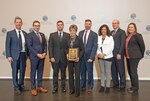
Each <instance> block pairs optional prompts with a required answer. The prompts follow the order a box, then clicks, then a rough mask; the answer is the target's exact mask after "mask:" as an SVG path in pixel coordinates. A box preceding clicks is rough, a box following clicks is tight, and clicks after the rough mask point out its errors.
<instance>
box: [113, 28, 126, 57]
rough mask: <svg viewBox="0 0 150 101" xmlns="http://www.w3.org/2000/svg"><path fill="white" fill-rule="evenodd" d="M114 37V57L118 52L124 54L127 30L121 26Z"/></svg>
mask: <svg viewBox="0 0 150 101" xmlns="http://www.w3.org/2000/svg"><path fill="white" fill-rule="evenodd" d="M113 38H114V50H113V55H114V57H116V56H117V54H124V52H125V42H126V34H125V31H124V30H122V29H120V28H119V29H118V30H117V32H116V34H115V35H114V36H113Z"/></svg>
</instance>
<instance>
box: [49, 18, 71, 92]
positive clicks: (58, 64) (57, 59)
mask: <svg viewBox="0 0 150 101" xmlns="http://www.w3.org/2000/svg"><path fill="white" fill-rule="evenodd" d="M63 28H64V23H63V21H58V22H57V30H58V31H57V32H54V33H51V34H50V37H49V41H48V46H49V47H48V50H49V59H50V62H51V64H52V68H53V91H52V93H53V94H54V93H56V92H57V91H58V74H59V69H60V70H61V88H62V92H66V85H65V82H66V67H67V57H66V54H65V49H66V45H67V43H66V42H67V40H68V39H69V34H68V33H66V32H64V31H63Z"/></svg>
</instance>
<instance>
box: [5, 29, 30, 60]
mask: <svg viewBox="0 0 150 101" xmlns="http://www.w3.org/2000/svg"><path fill="white" fill-rule="evenodd" d="M22 32H23V34H24V37H25V51H26V53H28V49H27V44H26V42H27V40H26V37H27V33H26V32H25V31H23V30H22ZM19 54H20V49H19V38H18V36H17V32H16V30H15V29H14V30H11V31H9V32H7V36H6V58H8V57H12V58H13V59H16V60H18V58H19Z"/></svg>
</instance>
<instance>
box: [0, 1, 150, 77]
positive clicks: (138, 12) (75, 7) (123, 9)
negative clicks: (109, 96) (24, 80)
mask: <svg viewBox="0 0 150 101" xmlns="http://www.w3.org/2000/svg"><path fill="white" fill-rule="evenodd" d="M149 4H150V1H149V0H1V3H0V13H1V15H0V43H1V45H0V78H10V77H11V67H10V64H9V63H8V62H7V60H6V59H5V56H3V52H4V50H5V38H6V32H5V29H6V30H7V31H9V30H11V29H13V28H14V26H13V21H14V18H15V16H20V17H21V18H22V19H23V23H24V25H23V27H22V28H23V29H24V30H25V31H27V32H29V29H30V28H31V27H32V22H33V21H34V20H39V21H41V23H42V24H41V32H44V33H45V35H46V36H47V38H48V37H49V33H51V32H53V31H56V22H57V20H63V21H64V22H65V29H64V30H65V31H67V32H68V27H69V26H70V24H73V23H74V24H77V25H78V27H79V30H82V29H83V28H84V20H85V19H87V18H90V19H91V20H92V21H93V26H92V29H93V30H94V31H96V32H97V31H98V29H99V27H100V26H101V25H102V24H104V23H105V24H108V25H109V27H110V29H112V27H111V22H112V20H113V19H115V18H117V19H119V20H120V22H121V25H120V26H121V28H122V29H124V30H126V28H127V25H128V24H129V23H130V22H135V23H136V24H137V28H138V32H140V33H142V34H143V37H144V40H145V43H146V50H147V55H145V58H144V59H142V60H141V62H140V64H139V68H138V70H139V76H140V79H150V73H149V71H150V68H149V66H150V62H149V59H150V51H149V50H150V45H149V42H150V41H149V38H150V37H149V36H150V26H148V25H150V20H149V18H150V14H149V11H148V10H149V9H150V6H149ZM72 15H75V16H72ZM44 16H46V17H47V18H48V20H47V21H44V20H43V17H44ZM71 16H72V18H75V17H76V19H75V21H74V20H72V19H71ZM46 17H45V19H46ZM146 28H147V29H146ZM2 30H3V31H2ZM99 72H100V70H99V66H98V63H97V61H96V64H95V68H94V77H95V78H97V77H99V76H100V73H99ZM29 74H30V65H29V60H28V61H27V72H26V76H27V77H29ZM44 77H46V78H47V77H48V78H49V77H52V69H51V68H50V63H49V62H48V58H47V59H46V63H45V71H44Z"/></svg>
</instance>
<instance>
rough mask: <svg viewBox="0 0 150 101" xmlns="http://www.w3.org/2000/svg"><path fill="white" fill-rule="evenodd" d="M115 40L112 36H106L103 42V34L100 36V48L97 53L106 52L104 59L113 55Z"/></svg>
mask: <svg viewBox="0 0 150 101" xmlns="http://www.w3.org/2000/svg"><path fill="white" fill-rule="evenodd" d="M113 49H114V40H113V37H112V36H106V38H105V40H104V41H103V43H102V35H101V36H98V49H97V54H100V53H103V54H105V56H104V59H108V58H112V57H113Z"/></svg>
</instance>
